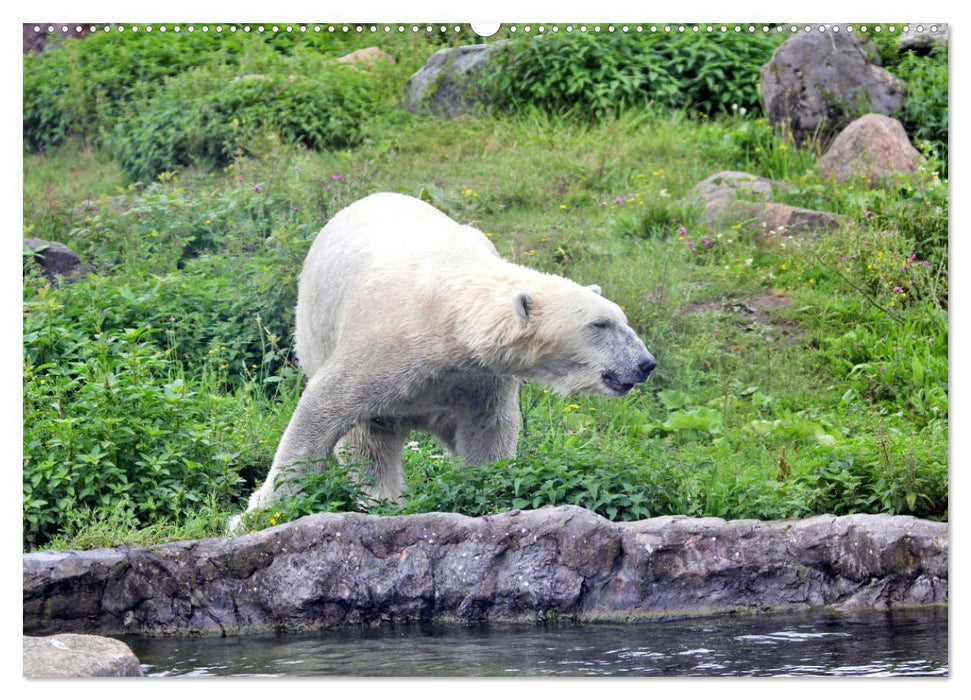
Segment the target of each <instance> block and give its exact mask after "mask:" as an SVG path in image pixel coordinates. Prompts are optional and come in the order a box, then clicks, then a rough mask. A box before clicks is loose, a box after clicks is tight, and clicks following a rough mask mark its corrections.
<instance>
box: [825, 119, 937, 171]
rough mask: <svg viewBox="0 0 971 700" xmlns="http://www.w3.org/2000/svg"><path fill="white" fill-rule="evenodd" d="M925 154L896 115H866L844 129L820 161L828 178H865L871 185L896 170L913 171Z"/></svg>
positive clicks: (918, 166)
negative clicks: (908, 135)
mask: <svg viewBox="0 0 971 700" xmlns="http://www.w3.org/2000/svg"><path fill="white" fill-rule="evenodd" d="M921 161H922V158H921V155H920V153H919V152H918V151H917V149H916V148H914V146H913V145H912V144H911V143H910V139H909V138H907V132H906V131H904V127H903V125H902V124H901V123H900V122H899V121H897V120H896V119H894V118H893V117H887V116H885V115H882V114H866V115H864V116H862V117H860V118H859V119H857V120H855V121H853V122H852V123H850V125H849V126H847V127H846V128H845V129H843V130H842V131H841V132H840V133H839V135H838V136H837V137H836V139H835V140H834V141H833V143H832V144H831V145H830V147H829V148H828V149H827V150H826V152H825V153H824V154H823V155H822V156H821V157H820V158H819V161H817V163H816V172H817V173H819V176H820V177H822V178H824V179H830V178H832V179H835V180H837V181H838V182H847V181H849V180H853V179H856V178H864V179H865V180H867V181H868V182H869V183H870V185H871V186H875V185H878V184H880V182H881V181H883V180H884V179H885V178H886V177H888V176H890V175H893V174H895V173H912V172H915V171H916V170H917V169H918V168H920V165H921Z"/></svg>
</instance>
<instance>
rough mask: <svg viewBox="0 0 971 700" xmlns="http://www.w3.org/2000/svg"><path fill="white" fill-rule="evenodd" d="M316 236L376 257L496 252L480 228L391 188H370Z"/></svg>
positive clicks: (342, 248) (354, 252)
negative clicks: (463, 223)
mask: <svg viewBox="0 0 971 700" xmlns="http://www.w3.org/2000/svg"><path fill="white" fill-rule="evenodd" d="M318 238H321V239H322V240H321V244H322V245H324V246H326V247H328V248H332V249H333V252H334V253H335V254H340V253H343V254H352V255H361V256H364V257H365V258H367V259H369V260H371V261H374V262H380V261H389V262H392V263H394V262H395V261H397V263H399V264H401V263H405V261H418V262H420V261H428V262H433V261H436V262H437V261H439V260H441V259H443V258H444V259H446V260H451V261H453V262H454V261H455V260H459V259H462V258H467V257H469V256H473V257H475V256H479V255H482V254H486V255H489V256H497V253H496V249H495V247H494V246H493V245H492V243H491V242H490V241H489V239H488V238H486V237H485V236H484V235H483V234H482V232H481V231H478V230H476V229H474V228H472V227H471V226H463V225H461V224H459V223H457V222H456V221H454V220H452V219H451V218H449V217H448V216H447V215H446V214H444V213H442V212H441V211H439V210H438V209H436V208H435V207H433V206H432V205H430V204H428V203H427V202H423V201H422V200H420V199H417V198H415V197H409V196H407V195H403V194H397V193H393V192H379V193H377V194H372V195H369V196H367V197H365V198H364V199H361V200H359V201H357V202H355V203H354V204H351V205H350V206H348V207H346V208H345V209H342V210H341V211H340V212H338V213H337V214H336V215H335V216H334V218H333V219H331V220H330V222H328V224H327V225H326V226H325V227H324V229H323V230H322V231H321V232H320V236H319V237H318ZM315 243H316V242H315Z"/></svg>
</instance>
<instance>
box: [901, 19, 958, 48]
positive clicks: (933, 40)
mask: <svg viewBox="0 0 971 700" xmlns="http://www.w3.org/2000/svg"><path fill="white" fill-rule="evenodd" d="M947 41H948V25H947V24H946V23H944V22H912V23H911V24H909V25H908V31H906V32H904V33H903V34H901V35H900V42H899V43H898V44H897V48H898V49H899V50H900V51H901V52H904V51H913V52H914V53H927V52H928V51H930V50H931V49H932V48H934V47H935V46H937V45H944V46H947Z"/></svg>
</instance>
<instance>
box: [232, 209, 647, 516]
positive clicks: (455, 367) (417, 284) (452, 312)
mask: <svg viewBox="0 0 971 700" xmlns="http://www.w3.org/2000/svg"><path fill="white" fill-rule="evenodd" d="M296 316H297V319H296V320H297V327H296V352H297V357H298V359H299V361H300V366H301V368H302V369H303V371H304V372H305V373H306V375H307V377H308V382H307V386H306V388H305V389H304V392H303V394H302V395H301V397H300V400H299V402H298V404H297V407H296V410H295V411H294V413H293V417H292V418H291V420H290V423H289V425H288V426H287V428H286V431H285V432H284V434H283V437H282V439H281V440H280V445H279V447H278V449H277V451H276V456H275V457H274V459H273V465H272V467H271V469H270V472H269V474H268V475H267V477H266V481H265V482H264V484H263V485H262V487H261V488H259V489H258V490H257V491H256V492H255V493H253V495H252V496H251V497H250V501H249V508H248V510H254V509H258V508H265V507H267V506H269V505H270V504H271V503H272V502H273V501H274V500H275V498H276V496H277V495H278V494H279V493H280V492H282V491H287V492H291V491H292V489H293V488H294V486H293V479H294V477H296V476H299V474H301V473H302V472H303V470H304V469H306V468H308V467H311V466H312V465H313V464H314V463H319V462H320V461H321V460H323V459H325V458H326V457H327V456H328V455H330V454H331V452H332V451H333V452H336V453H337V454H338V456H339V458H340V459H341V460H342V461H343V462H345V463H346V462H348V461H353V462H362V463H369V464H370V467H367V468H368V469H369V470H370V476H371V477H373V486H371V488H370V491H371V495H372V496H374V497H377V498H386V499H397V498H398V497H399V496H400V494H401V491H402V488H403V487H404V476H403V472H402V463H401V453H402V448H403V446H404V443H405V441H406V439H407V438H408V434H409V432H410V431H412V430H424V431H427V432H429V433H431V434H432V435H434V436H436V437H437V438H438V439H439V440H440V441H441V442H442V443H443V444H444V445H445V447H446V448H447V449H448V450H449V451H450V452H451V453H452V454H454V455H456V456H457V457H459V458H461V459H462V460H464V461H465V462H466V463H467V464H483V463H488V462H494V461H497V460H501V459H508V458H511V457H514V456H515V455H516V444H517V441H518V438H519V396H518V388H519V384H520V381H521V379H522V378H528V379H531V380H534V381H536V382H538V383H540V384H543V385H545V386H548V387H550V388H551V389H553V390H554V391H557V392H561V393H570V392H584V393H591V394H606V395H610V396H623V395H625V394H627V393H628V392H629V391H630V390H631V388H632V387H633V386H634V385H635V384H637V383H638V382H643V381H644V380H646V379H647V378H648V375H650V373H651V370H652V369H654V366H655V364H656V363H655V360H654V357H653V356H652V355H651V353H650V352H648V351H647V348H645V346H644V343H643V342H641V340H640V339H639V338H638V337H637V335H636V334H635V333H634V331H633V330H631V328H630V326H629V325H628V324H627V319H626V318H625V316H624V313H623V311H621V309H620V307H618V306H617V305H616V304H614V303H613V302H611V301H608V300H607V299H605V298H604V297H602V296H601V294H600V289H599V287H597V286H596V285H591V286H589V287H584V286H581V285H579V284H577V283H576V282H572V281H570V280H568V279H566V278H563V277H558V276H555V275H551V274H546V273H542V272H537V271H535V270H532V269H530V268H527V267H523V266H521V265H516V264H513V263H510V262H507V261H505V260H503V259H502V258H501V257H500V256H499V254H498V252H497V251H496V249H495V247H494V246H493V245H492V243H491V242H490V241H489V239H488V238H487V237H486V236H485V235H483V234H482V233H481V232H480V231H478V230H476V229H474V228H472V227H470V226H463V225H460V224H458V223H456V222H455V221H453V220H452V219H450V218H449V217H448V216H446V215H445V214H443V213H442V212H440V211H438V210H437V209H435V208H434V207H433V206H431V205H430V204H427V203H425V202H423V201H421V200H420V199H415V198H413V197H408V196H405V195H401V194H392V193H379V194H373V195H370V196H368V197H365V198H364V199H362V200H360V201H358V202H356V203H354V204H352V205H350V206H348V207H347V208H346V209H343V210H342V211H340V212H338V213H337V214H336V215H335V216H334V218H333V219H332V220H331V221H329V222H328V223H327V225H326V226H325V227H324V228H323V230H322V231H321V232H320V233H319V234H318V236H317V238H316V239H315V240H314V242H313V245H312V246H311V248H310V251H309V253H308V255H307V259H306V261H305V262H304V266H303V270H302V272H301V274H300V280H299V285H298V291H297V314H296ZM335 448H336V449H335Z"/></svg>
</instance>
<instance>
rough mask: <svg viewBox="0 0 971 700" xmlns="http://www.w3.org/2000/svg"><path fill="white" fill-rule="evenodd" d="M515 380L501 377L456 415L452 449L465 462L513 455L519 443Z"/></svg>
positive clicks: (517, 382) (487, 461) (516, 380)
mask: <svg viewBox="0 0 971 700" xmlns="http://www.w3.org/2000/svg"><path fill="white" fill-rule="evenodd" d="M518 389H519V380H518V379H517V378H515V377H501V378H498V379H497V380H495V383H494V385H493V386H491V387H490V392H479V395H478V397H477V398H478V399H479V401H478V403H477V404H476V405H473V406H469V407H466V408H465V410H463V411H461V412H460V413H459V414H458V415H457V416H456V419H457V420H456V430H455V451H456V453H457V454H458V456H459V457H461V458H462V459H463V460H464V461H465V463H466V464H473V465H478V464H488V463H489V462H498V461H499V460H502V459H512V458H513V457H515V456H516V447H517V445H518V444H519V393H518Z"/></svg>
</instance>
